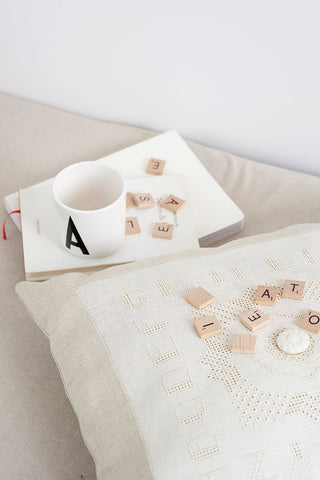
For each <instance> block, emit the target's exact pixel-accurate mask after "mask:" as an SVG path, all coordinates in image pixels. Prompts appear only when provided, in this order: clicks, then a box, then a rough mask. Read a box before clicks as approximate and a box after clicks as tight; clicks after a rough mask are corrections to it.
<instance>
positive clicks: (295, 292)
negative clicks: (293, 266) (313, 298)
mask: <svg viewBox="0 0 320 480" xmlns="http://www.w3.org/2000/svg"><path fill="white" fill-rule="evenodd" d="M305 288H306V282H302V281H300V280H299V281H298V280H286V281H285V282H284V286H283V290H282V297H283V298H292V299H294V300H302V299H303V296H304V290H305Z"/></svg>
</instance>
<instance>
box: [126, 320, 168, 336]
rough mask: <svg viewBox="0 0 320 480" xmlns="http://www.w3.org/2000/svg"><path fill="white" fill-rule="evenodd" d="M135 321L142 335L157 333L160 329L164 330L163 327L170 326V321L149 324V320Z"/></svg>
mask: <svg viewBox="0 0 320 480" xmlns="http://www.w3.org/2000/svg"><path fill="white" fill-rule="evenodd" d="M134 323H135V324H136V326H137V328H138V330H139V332H140V333H141V335H149V334H150V333H155V332H158V331H159V330H162V329H163V328H168V327H169V323H168V322H161V323H155V324H149V323H148V322H147V321H144V322H141V321H138V320H134Z"/></svg>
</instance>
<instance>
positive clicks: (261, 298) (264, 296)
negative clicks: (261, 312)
mask: <svg viewBox="0 0 320 480" xmlns="http://www.w3.org/2000/svg"><path fill="white" fill-rule="evenodd" d="M277 293H278V287H267V286H266V285H259V286H258V288H257V293H256V298H255V300H254V301H255V303H256V304H257V305H270V306H274V305H275V304H276V301H277Z"/></svg>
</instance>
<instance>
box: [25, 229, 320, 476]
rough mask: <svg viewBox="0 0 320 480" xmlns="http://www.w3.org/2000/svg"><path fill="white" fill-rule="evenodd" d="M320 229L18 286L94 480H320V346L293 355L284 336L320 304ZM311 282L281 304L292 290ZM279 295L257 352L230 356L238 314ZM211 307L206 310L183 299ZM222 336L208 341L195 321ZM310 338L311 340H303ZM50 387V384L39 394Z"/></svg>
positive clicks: (315, 339)
mask: <svg viewBox="0 0 320 480" xmlns="http://www.w3.org/2000/svg"><path fill="white" fill-rule="evenodd" d="M319 234H320V227H319V226H318V225H309V226H304V227H290V228H288V229H285V230H283V231H280V232H277V233H274V234H269V235H264V236H262V237H258V238H257V237H256V238H253V239H250V240H249V241H247V242H246V243H245V244H243V242H241V241H240V242H239V241H238V242H234V243H231V244H229V245H228V246H226V247H220V248H217V249H206V250H200V251H199V250H198V251H195V252H187V253H184V254H182V255H180V257H177V256H175V257H172V256H171V257H165V258H158V259H154V260H153V261H146V262H139V263H137V264H131V265H127V266H122V267H115V268H113V269H107V270H104V271H102V272H99V273H97V274H94V275H91V276H87V275H84V274H67V275H63V276H60V277H57V278H55V279H53V280H50V281H47V282H44V283H39V284H35V283H26V282H22V283H20V284H18V285H17V288H16V289H17V292H18V294H19V296H20V298H21V299H22V300H23V302H24V303H25V305H26V306H27V308H28V310H29V312H30V313H31V315H32V317H33V318H34V320H35V321H36V322H37V324H38V325H39V326H40V328H42V330H43V331H44V332H45V334H46V335H48V337H49V338H50V346H51V351H52V354H53V356H54V358H55V361H56V363H57V365H58V367H59V370H60V373H61V377H62V380H63V382H64V387H65V390H66V393H67V395H68V397H69V398H70V401H71V403H72V405H73V408H74V410H75V412H76V414H77V416H78V419H79V422H80V426H81V431H82V434H83V437H84V440H85V442H86V445H87V446H88V448H89V450H90V452H91V454H92V456H93V458H94V461H95V464H96V470H97V477H98V479H99V480H119V479H120V480H122V479H123V480H127V479H128V480H129V479H130V480H144V479H145V480H147V479H148V480H150V479H157V480H171V479H175V480H191V479H192V480H193V479H197V480H217V479H218V480H219V479H221V480H222V479H224V480H226V479H227V480H228V479H230V480H231V479H234V478H239V479H243V480H248V479H250V480H258V479H259V480H265V479H278V480H280V479H289V478H290V479H291V478H297V479H302V478H306V479H317V478H318V477H319V468H320V467H319V455H318V451H319V447H320V382H319V375H320V339H319V336H318V335H316V334H314V333H311V332H307V333H308V335H309V336H310V345H309V347H308V348H307V350H305V351H304V352H302V353H300V354H296V355H292V354H288V353H285V352H282V351H281V350H279V348H278V347H277V345H276V338H277V335H278V334H279V333H280V332H281V331H283V330H284V329H285V328H288V327H293V326H298V325H299V323H300V321H301V318H302V317H303V316H304V314H305V312H306V311H307V310H308V309H312V310H315V311H319V309H320V306H319V303H320V272H319V262H320V248H319V247H320V243H319V238H320V236H319ZM288 278H289V279H290V278H291V279H292V278H293V279H296V280H303V281H306V290H305V295H304V298H303V299H302V300H291V299H284V298H282V297H281V295H280V292H281V288H282V286H283V284H284V281H285V280H286V279H288ZM264 284H266V285H269V286H275V287H277V288H278V297H277V303H276V305H275V306H273V307H271V306H262V307H261V309H262V310H263V311H264V312H266V313H267V314H268V315H269V317H270V319H271V321H270V322H269V323H268V324H267V325H265V326H264V327H263V328H261V329H259V330H257V331H256V332H254V333H255V334H256V335H257V337H258V338H257V347H256V353H255V354H252V355H244V354H233V353H231V351H230V347H231V341H232V336H233V334H235V333H240V334H241V333H249V330H248V329H247V328H246V327H245V326H244V325H243V324H242V323H241V322H240V314H241V313H243V312H244V311H248V310H252V309H253V308H255V303H254V298H255V290H256V287H257V285H264ZM198 286H202V287H203V288H205V289H206V290H207V291H209V292H210V293H212V294H213V295H214V297H215V302H214V303H213V304H211V305H210V306H208V307H206V308H205V309H203V310H201V311H199V310H197V309H195V308H194V307H193V306H192V305H190V304H189V303H188V302H186V301H185V299H184V296H185V293H186V292H188V291H189V290H191V289H193V288H195V287H198ZM213 314H214V315H216V317H217V318H218V320H219V322H220V324H221V326H222V328H223V332H222V333H221V334H219V335H216V336H214V337H209V338H205V339H200V338H199V336H198V335H197V333H196V331H195V329H194V327H193V321H194V320H195V319H197V318H199V317H202V316H205V315H213ZM304 331H305V332H306V330H304ZM39 388H41V385H40V386H39Z"/></svg>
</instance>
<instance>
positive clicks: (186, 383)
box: [162, 368, 194, 395]
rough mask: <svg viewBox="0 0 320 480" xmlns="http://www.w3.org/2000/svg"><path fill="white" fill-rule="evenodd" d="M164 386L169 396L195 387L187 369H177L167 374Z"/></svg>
mask: <svg viewBox="0 0 320 480" xmlns="http://www.w3.org/2000/svg"><path fill="white" fill-rule="evenodd" d="M162 384H163V386H164V388H165V390H166V391H167V393H168V395H173V394H174V393H180V392H182V391H183V390H187V389H188V388H191V387H194V382H193V379H192V377H191V375H190V373H189V372H188V370H186V369H185V368H177V369H176V370H172V371H171V372H168V373H166V374H165V375H164V376H163V378H162Z"/></svg>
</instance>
